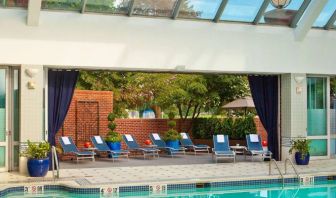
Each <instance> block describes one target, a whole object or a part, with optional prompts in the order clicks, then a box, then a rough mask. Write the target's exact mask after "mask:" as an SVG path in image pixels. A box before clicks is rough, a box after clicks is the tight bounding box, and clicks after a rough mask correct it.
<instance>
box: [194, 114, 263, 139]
mask: <svg viewBox="0 0 336 198" xmlns="http://www.w3.org/2000/svg"><path fill="white" fill-rule="evenodd" d="M256 132H257V131H256V126H255V123H254V116H253V115H247V116H240V117H227V118H198V119H196V120H195V122H194V123H193V127H192V133H193V137H195V138H200V139H211V138H212V135H216V134H224V135H228V136H229V137H230V138H232V139H245V136H246V135H247V134H251V133H252V134H254V133H256Z"/></svg>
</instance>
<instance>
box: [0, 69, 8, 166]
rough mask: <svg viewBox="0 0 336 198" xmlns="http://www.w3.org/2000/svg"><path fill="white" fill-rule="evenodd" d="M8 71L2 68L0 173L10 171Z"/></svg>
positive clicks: (0, 79)
mask: <svg viewBox="0 0 336 198" xmlns="http://www.w3.org/2000/svg"><path fill="white" fill-rule="evenodd" d="M6 73H7V69H4V68H0V172H3V171H7V170H8V138H7V135H8V134H7V123H6V122H7V111H6V109H7V94H6V93H7V80H6V77H7V75H6Z"/></svg>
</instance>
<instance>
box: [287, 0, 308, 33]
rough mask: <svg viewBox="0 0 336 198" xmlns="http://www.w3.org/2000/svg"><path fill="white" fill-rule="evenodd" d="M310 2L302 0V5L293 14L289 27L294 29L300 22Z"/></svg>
mask: <svg viewBox="0 0 336 198" xmlns="http://www.w3.org/2000/svg"><path fill="white" fill-rule="evenodd" d="M310 2H311V0H304V1H303V3H302V5H301V6H300V8H299V10H298V11H297V13H296V14H295V16H294V18H293V20H292V22H291V24H290V27H292V28H295V27H296V26H297V23H298V22H299V21H300V19H301V17H302V15H303V14H304V12H305V11H306V9H307V7H308V6H309V4H310Z"/></svg>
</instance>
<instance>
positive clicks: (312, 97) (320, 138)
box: [307, 77, 328, 157]
mask: <svg viewBox="0 0 336 198" xmlns="http://www.w3.org/2000/svg"><path fill="white" fill-rule="evenodd" d="M327 107H328V106H327V78H323V77H309V78H307V125H308V126H307V137H308V139H310V140H311V141H312V142H311V144H310V146H311V148H310V151H309V152H310V154H311V156H315V157H317V156H320V157H322V156H328V128H327V126H328V125H327Z"/></svg>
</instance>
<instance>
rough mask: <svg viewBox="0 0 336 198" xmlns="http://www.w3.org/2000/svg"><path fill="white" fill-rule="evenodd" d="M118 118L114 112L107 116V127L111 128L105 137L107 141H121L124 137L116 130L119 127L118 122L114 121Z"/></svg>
mask: <svg viewBox="0 0 336 198" xmlns="http://www.w3.org/2000/svg"><path fill="white" fill-rule="evenodd" d="M115 118H116V115H115V114H113V113H110V114H109V115H108V116H107V120H108V121H109V123H108V125H107V127H108V128H109V129H110V131H109V132H108V133H107V136H106V137H105V141H106V142H121V140H122V137H121V135H120V134H119V133H117V132H116V131H114V130H115V129H116V128H117V124H116V123H115V122H114V120H115Z"/></svg>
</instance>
